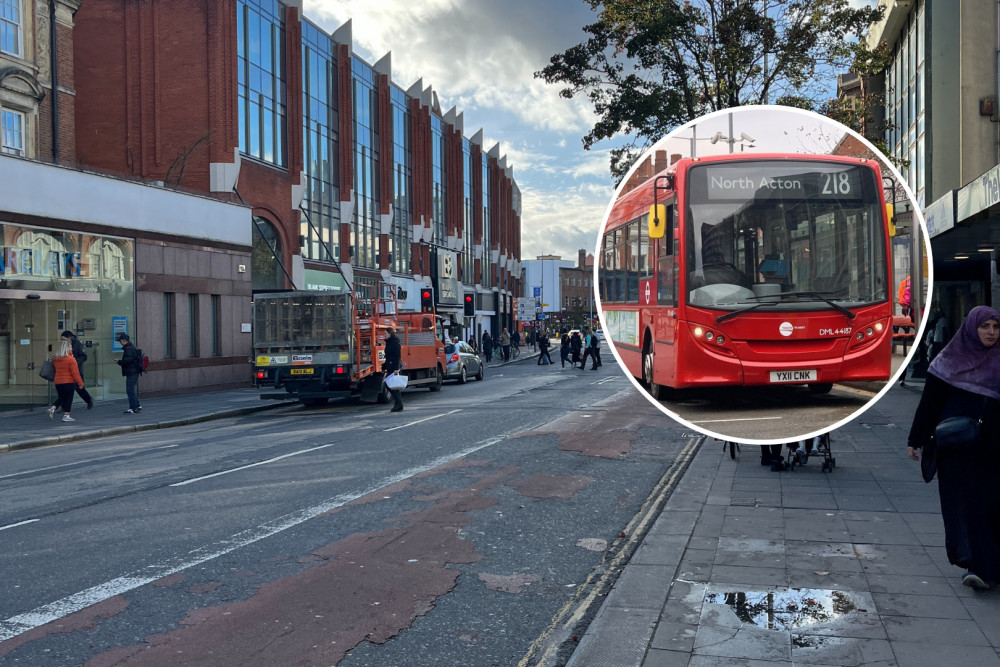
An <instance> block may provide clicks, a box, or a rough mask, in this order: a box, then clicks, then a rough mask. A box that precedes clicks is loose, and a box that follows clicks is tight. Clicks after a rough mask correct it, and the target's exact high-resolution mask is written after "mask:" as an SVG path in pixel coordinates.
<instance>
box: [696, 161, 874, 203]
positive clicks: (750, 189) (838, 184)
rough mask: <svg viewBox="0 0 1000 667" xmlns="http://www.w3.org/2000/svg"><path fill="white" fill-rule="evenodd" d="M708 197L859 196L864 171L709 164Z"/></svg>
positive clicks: (851, 197) (744, 198) (726, 198)
mask: <svg viewBox="0 0 1000 667" xmlns="http://www.w3.org/2000/svg"><path fill="white" fill-rule="evenodd" d="M702 169H704V173H705V179H706V181H705V188H706V191H707V194H708V200H709V201H712V200H747V199H756V200H767V199H802V198H809V199H859V198H861V196H862V187H861V175H860V170H859V169H857V168H856V167H847V168H844V167H834V168H830V167H823V166H817V168H816V169H815V170H811V169H810V170H805V169H803V168H802V167H797V168H780V167H769V166H768V167H765V166H762V165H761V164H759V163H757V164H753V163H750V164H745V165H743V164H740V165H727V166H725V167H721V166H720V167H714V166H707V165H706V166H705V167H703V168H702Z"/></svg>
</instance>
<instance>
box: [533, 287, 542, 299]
mask: <svg viewBox="0 0 1000 667" xmlns="http://www.w3.org/2000/svg"><path fill="white" fill-rule="evenodd" d="M534 290H535V294H534V296H535V297H540V296H541V295H542V288H541V287H535V288H534Z"/></svg>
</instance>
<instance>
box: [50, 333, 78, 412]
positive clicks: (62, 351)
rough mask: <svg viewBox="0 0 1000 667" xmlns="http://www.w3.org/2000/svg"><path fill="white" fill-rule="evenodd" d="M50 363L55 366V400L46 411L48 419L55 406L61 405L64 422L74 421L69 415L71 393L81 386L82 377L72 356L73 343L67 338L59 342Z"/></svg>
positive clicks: (54, 410) (71, 399)
mask: <svg viewBox="0 0 1000 667" xmlns="http://www.w3.org/2000/svg"><path fill="white" fill-rule="evenodd" d="M52 363H53V364H55V367H56V379H55V380H53V383H54V384H55V385H56V395H57V398H56V402H55V403H54V404H53V405H50V406H49V409H48V410H46V412H47V413H48V415H49V419H52V418H53V417H54V416H55V414H56V408H58V407H60V406H61V407H62V411H63V416H62V420H63V421H64V422H72V421H76V420H75V419H73V418H72V417H71V416H70V414H69V413H70V409H71V408H72V407H73V394H74V393H75V392H76V389H77V387H83V378H82V377H80V368H79V366H77V363H76V359H75V358H74V357H73V345H72V344H71V343H70V342H69V341H68V340H63V341H62V342H60V343H59V351H58V352H57V353H56V356H55V357H53V359H52Z"/></svg>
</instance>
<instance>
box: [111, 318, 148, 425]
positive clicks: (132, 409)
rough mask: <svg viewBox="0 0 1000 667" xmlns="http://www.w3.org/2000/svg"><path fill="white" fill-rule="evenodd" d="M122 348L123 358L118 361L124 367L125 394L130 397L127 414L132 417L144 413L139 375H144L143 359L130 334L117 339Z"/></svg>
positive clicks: (123, 334) (118, 336)
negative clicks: (140, 402)
mask: <svg viewBox="0 0 1000 667" xmlns="http://www.w3.org/2000/svg"><path fill="white" fill-rule="evenodd" d="M115 340H117V341H118V342H119V343H120V344H121V346H122V358H121V359H119V360H118V361H117V363H118V365H119V366H121V367H122V375H123V376H124V377H125V393H126V394H127V395H128V410H126V411H125V414H127V415H131V414H135V413H136V412H142V406H141V405H139V375H140V374H141V373H142V359H140V358H139V351H138V350H136V349H135V345H133V344H132V341H131V340H130V339H129V337H128V334H126V333H120V334H118V335H117V336H116V337H115Z"/></svg>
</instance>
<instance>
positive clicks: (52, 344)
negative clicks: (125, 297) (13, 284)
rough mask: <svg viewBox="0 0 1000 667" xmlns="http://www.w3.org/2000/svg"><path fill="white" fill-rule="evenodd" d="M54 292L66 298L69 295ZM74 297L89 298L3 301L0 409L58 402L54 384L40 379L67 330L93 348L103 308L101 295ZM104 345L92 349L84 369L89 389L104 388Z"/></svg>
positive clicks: (89, 348) (0, 339) (85, 383)
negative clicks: (100, 371) (100, 370)
mask: <svg viewBox="0 0 1000 667" xmlns="http://www.w3.org/2000/svg"><path fill="white" fill-rule="evenodd" d="M43 294H44V293H43ZM50 294H51V296H57V295H58V297H62V296H64V295H65V294H66V293H57V294H52V293H50ZM46 296H49V294H46ZM73 296H80V297H83V299H64V298H49V299H46V298H43V297H42V296H41V295H39V298H37V299H32V298H25V299H17V300H0V410H10V409H18V408H28V407H38V406H44V405H47V404H49V403H50V402H51V401H52V400H53V399H54V397H55V388H54V386H53V385H52V383H51V382H48V381H47V380H43V379H42V378H41V377H39V376H38V371H39V370H41V368H42V364H43V363H44V362H45V360H46V359H48V358H49V357H51V356H52V355H53V354H55V353H56V352H57V351H58V350H59V336H60V334H61V333H62V331H63V330H65V329H68V330H70V331H74V332H76V334H77V336H78V337H79V339H80V340H81V341H82V342H84V344H85V345H87V341H88V338H87V336H88V334H93V333H94V329H95V322H96V317H97V314H98V311H99V308H100V302H99V301H98V300H97V299H99V298H100V297H99V296H98V295H97V294H91V293H80V294H79V295H77V294H73ZM98 347H99V346H94V344H93V342H90V344H89V347H87V357H88V360H87V362H86V363H85V364H84V367H83V370H84V376H83V381H84V385H85V386H87V387H95V386H96V385H97V384H98V378H97V375H98V368H99V364H98V363H97V362H98V361H99V360H98V359H96V356H97V349H98ZM92 393H93V392H92ZM99 393H100V392H99Z"/></svg>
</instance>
